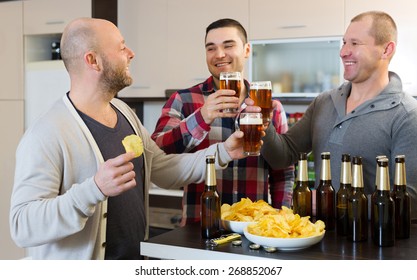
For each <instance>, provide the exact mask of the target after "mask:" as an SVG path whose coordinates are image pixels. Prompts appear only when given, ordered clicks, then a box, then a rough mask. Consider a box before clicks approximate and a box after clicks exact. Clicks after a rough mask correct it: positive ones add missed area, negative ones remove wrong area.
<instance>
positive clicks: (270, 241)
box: [243, 228, 325, 251]
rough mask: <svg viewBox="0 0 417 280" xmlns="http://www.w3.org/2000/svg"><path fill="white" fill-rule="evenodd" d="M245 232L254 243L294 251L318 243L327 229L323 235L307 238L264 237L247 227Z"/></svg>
mask: <svg viewBox="0 0 417 280" xmlns="http://www.w3.org/2000/svg"><path fill="white" fill-rule="evenodd" d="M243 233H244V235H245V237H246V238H247V239H248V240H249V241H251V242H253V243H256V244H259V245H262V246H266V247H275V248H277V249H278V250H283V251H294V250H300V249H304V248H307V247H310V246H312V245H314V244H316V243H319V242H320V241H321V240H322V239H323V237H324V233H325V231H323V233H322V234H321V235H316V236H311V237H305V238H296V237H295V238H275V237H264V236H259V235H254V234H251V233H249V232H248V229H247V228H244V230H243Z"/></svg>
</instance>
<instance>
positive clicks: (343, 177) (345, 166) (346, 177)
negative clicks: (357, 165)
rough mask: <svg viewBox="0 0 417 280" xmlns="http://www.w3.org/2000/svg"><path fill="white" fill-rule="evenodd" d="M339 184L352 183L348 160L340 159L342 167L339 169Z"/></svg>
mask: <svg viewBox="0 0 417 280" xmlns="http://www.w3.org/2000/svg"><path fill="white" fill-rule="evenodd" d="M340 184H344V185H351V184H352V168H351V164H350V161H342V167H341V171H340Z"/></svg>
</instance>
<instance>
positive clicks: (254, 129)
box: [238, 112, 262, 156]
mask: <svg viewBox="0 0 417 280" xmlns="http://www.w3.org/2000/svg"><path fill="white" fill-rule="evenodd" d="M238 129H240V130H241V131H243V133H244V136H243V153H244V154H245V155H246V156H259V155H260V153H261V135H262V114H261V113H246V112H241V113H240V114H239V127H238Z"/></svg>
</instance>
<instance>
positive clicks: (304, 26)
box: [278, 24, 307, 29]
mask: <svg viewBox="0 0 417 280" xmlns="http://www.w3.org/2000/svg"><path fill="white" fill-rule="evenodd" d="M306 27H307V25H305V24H300V25H284V26H280V27H278V28H280V29H296V28H306Z"/></svg>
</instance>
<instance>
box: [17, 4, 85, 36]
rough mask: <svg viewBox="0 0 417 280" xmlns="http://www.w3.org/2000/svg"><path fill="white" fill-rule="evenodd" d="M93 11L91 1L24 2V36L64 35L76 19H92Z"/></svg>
mask: <svg viewBox="0 0 417 280" xmlns="http://www.w3.org/2000/svg"><path fill="white" fill-rule="evenodd" d="M91 10H92V9H91V0H71V1H67V0H28V1H24V2H23V12H24V34H25V35H35V34H54V33H62V31H63V30H64V27H65V26H66V25H67V24H68V23H69V22H70V21H71V20H73V19H74V18H78V17H91Z"/></svg>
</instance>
